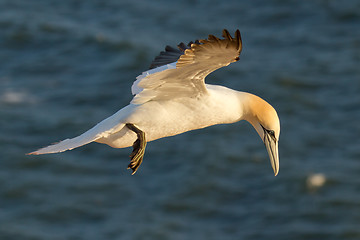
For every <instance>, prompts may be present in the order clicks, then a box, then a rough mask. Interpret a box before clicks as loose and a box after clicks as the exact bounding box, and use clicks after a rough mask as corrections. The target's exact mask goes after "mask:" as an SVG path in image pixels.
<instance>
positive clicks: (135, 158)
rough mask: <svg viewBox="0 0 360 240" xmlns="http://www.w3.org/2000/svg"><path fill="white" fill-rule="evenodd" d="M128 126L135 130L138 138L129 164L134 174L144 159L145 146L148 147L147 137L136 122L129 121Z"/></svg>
mask: <svg viewBox="0 0 360 240" xmlns="http://www.w3.org/2000/svg"><path fill="white" fill-rule="evenodd" d="M126 127H127V128H128V129H130V130H131V131H133V132H135V133H136V135H137V139H136V141H135V142H134V144H133V151H132V153H131V154H130V159H131V161H130V164H129V166H128V169H131V170H132V171H133V172H132V175H134V174H135V173H136V171H137V170H138V168H139V167H140V164H141V163H142V161H143V158H144V153H145V147H146V139H145V133H144V132H143V131H141V130H140V129H138V128H137V127H135V125H134V124H132V123H127V124H126Z"/></svg>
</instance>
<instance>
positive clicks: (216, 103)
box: [96, 84, 247, 148]
mask: <svg viewBox="0 0 360 240" xmlns="http://www.w3.org/2000/svg"><path fill="white" fill-rule="evenodd" d="M207 88H208V90H209V95H206V96H200V97H198V98H177V99H174V100H163V101H150V102H147V103H144V104H142V105H134V104H130V105H128V106H126V107H124V108H123V109H121V110H120V111H119V112H117V113H116V114H114V115H113V116H111V118H113V119H111V121H118V122H122V123H124V126H125V123H127V122H130V123H133V124H134V125H136V126H137V127H138V128H139V129H141V130H142V131H144V132H145V133H146V136H147V137H146V138H147V141H148V142H149V141H153V140H156V139H159V138H163V137H168V136H173V135H177V134H180V133H183V132H187V131H190V130H194V129H200V128H204V127H208V126H211V125H215V124H222V123H233V122H236V121H239V120H240V119H239V117H240V116H242V107H241V106H240V102H239V101H238V96H237V95H236V92H235V91H233V90H231V89H229V88H225V87H222V86H214V85H209V84H207ZM246 95H247V94H246V93H244V97H245V96H246ZM228 103H233V104H228ZM105 121H106V120H105ZM100 124H102V123H100ZM104 124H106V123H104ZM135 140H136V134H135V133H134V132H132V131H131V130H129V129H127V128H122V129H121V130H120V131H119V132H117V133H116V134H111V135H109V136H106V137H102V138H100V139H98V140H96V142H100V143H105V144H108V145H110V146H112V147H115V148H123V147H129V146H132V144H133V143H134V141H135Z"/></svg>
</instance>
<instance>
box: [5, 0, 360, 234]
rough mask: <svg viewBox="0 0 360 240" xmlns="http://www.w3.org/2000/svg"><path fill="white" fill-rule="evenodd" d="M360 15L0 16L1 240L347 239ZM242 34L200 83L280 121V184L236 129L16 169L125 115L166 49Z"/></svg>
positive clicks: (84, 11)
mask: <svg viewBox="0 0 360 240" xmlns="http://www.w3.org/2000/svg"><path fill="white" fill-rule="evenodd" d="M359 26H360V3H359V1H355V0H354V1H350V0H349V1H325V0H324V1H320V0H319V1H265V0H263V1H237V0H233V1H205V0H199V1H195V0H193V1H190V0H189V1H182V2H178V3H176V2H175V1H145V0H142V1H133V0H131V1H118V0H110V1H95V0H91V1H75V0H72V1H71V0H69V1H40V0H37V1H25V0H24V1H20V0H19V1H6V0H3V1H0V150H1V157H0V159H1V160H0V239H44V240H45V239H46V240H47V239H55V240H57V239H86V240H93V239H94V240H95V239H157V240H158V239H206V240H208V239H210V240H211V239H284V240H288V239H346V240H347V239H359V238H360V230H359V225H360V177H359V175H360V159H359V158H360V140H359V134H360V124H359V119H360V104H359V103H360V94H359V93H360V31H359ZM223 28H228V29H229V30H230V32H232V33H233V32H234V31H235V30H236V29H237V28H239V29H240V31H241V33H242V38H243V52H242V55H241V57H240V61H239V62H237V63H236V64H232V65H231V66H229V67H227V68H225V69H221V70H219V71H217V72H216V73H214V74H212V75H211V76H210V77H209V78H208V82H209V83H216V84H221V85H225V86H228V87H231V88H234V89H237V90H242V91H248V92H252V93H254V94H256V95H259V96H261V97H262V98H264V99H266V100H267V101H269V102H270V103H271V104H272V105H273V106H274V107H275V108H276V109H277V111H278V113H279V116H280V120H281V126H282V130H281V137H280V173H279V175H278V176H277V177H274V176H273V172H272V169H271V166H270V163H269V160H268V156H267V153H266V150H265V147H264V146H263V144H262V143H261V141H260V139H259V138H258V136H257V134H256V132H255V131H254V130H253V129H252V127H251V126H250V125H249V124H248V123H246V122H240V123H236V124H232V125H221V126H214V127H211V128H207V129H203V130H197V131H193V132H190V133H186V134H182V135H180V136H176V137H171V138H166V139H161V140H157V141H155V142H151V143H149V144H148V146H147V151H146V154H145V160H144V162H143V164H142V166H141V167H140V169H139V171H138V172H137V173H136V174H135V175H134V176H131V172H130V171H129V170H126V167H127V164H128V162H129V157H128V155H129V154H130V152H131V148H128V149H112V148H110V147H108V146H105V145H101V144H95V143H94V144H90V145H87V146H84V147H82V148H79V149H76V150H73V151H70V152H66V153H62V154H55V155H43V156H25V153H27V152H30V151H33V150H35V149H37V148H39V147H43V146H45V145H47V144H49V143H52V142H56V141H59V140H61V139H64V138H69V137H74V136H76V135H78V134H80V133H82V132H84V131H86V130H87V129H88V128H90V127H91V126H93V125H95V124H96V123H97V122H99V121H100V120H102V119H104V118H106V117H108V116H109V115H111V114H112V113H114V112H115V111H117V110H118V109H119V108H121V107H123V106H125V105H126V104H127V103H128V102H129V101H130V100H131V93H130V87H131V84H132V82H133V80H134V79H135V77H136V76H137V75H139V74H140V73H141V72H142V71H145V70H146V69H147V68H148V66H149V65H150V62H151V61H152V59H153V58H154V57H155V56H156V55H157V54H158V52H160V51H162V50H163V48H164V47H165V45H167V44H169V45H176V44H177V43H179V42H181V41H184V42H187V41H191V40H195V39H197V38H206V37H207V34H215V35H217V36H219V35H220V34H221V30H222V29H223Z"/></svg>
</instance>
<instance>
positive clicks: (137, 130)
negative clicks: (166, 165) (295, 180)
mask: <svg viewBox="0 0 360 240" xmlns="http://www.w3.org/2000/svg"><path fill="white" fill-rule="evenodd" d="M241 50H242V39H241V34H240V31H239V30H236V31H235V34H234V37H232V36H231V34H230V33H229V31H228V30H226V29H224V30H223V31H222V38H218V37H216V36H214V35H209V36H208V38H207V39H201V40H196V41H194V42H189V43H188V44H184V43H183V42H181V43H180V44H179V45H178V46H177V48H174V47H171V46H166V47H165V51H162V52H160V54H159V55H158V56H157V57H156V58H155V59H154V60H153V62H152V63H151V65H150V68H149V70H147V71H145V72H143V73H142V74H140V75H139V76H138V77H137V78H136V80H135V81H134V82H133V85H132V87H131V91H132V94H133V95H134V96H133V98H132V100H131V101H130V103H129V104H128V105H127V106H125V107H123V108H122V109H120V110H119V111H117V112H116V113H115V114H113V115H112V116H110V117H108V118H106V119H104V120H103V121H101V122H100V123H98V124H97V125H95V126H94V127H93V128H91V129H89V130H88V131H86V132H84V133H83V134H81V135H79V136H77V137H74V138H71V139H65V140H63V141H60V142H58V143H55V144H52V145H50V146H47V147H44V148H41V149H39V150H37V151H34V152H31V153H28V155H39V154H48V153H59V152H64V151H66V150H72V149H74V148H77V147H80V146H83V145H85V144H88V143H91V142H97V143H102V144H107V145H109V146H110V147H113V148H126V147H131V146H132V147H133V151H132V152H131V154H130V164H129V165H128V169H131V170H132V174H135V173H136V171H137V170H138V168H139V166H140V165H141V163H142V162H143V158H144V153H145V148H146V145H147V142H150V141H153V140H156V139H160V138H164V137H169V136H174V135H178V134H181V133H184V132H188V131H191V130H195V129H202V128H205V127H209V126H212V125H217V124H230V123H235V122H238V121H241V120H245V121H247V122H249V123H250V124H251V125H252V126H253V127H254V128H255V130H256V132H257V133H258V135H259V136H260V138H261V140H262V141H263V143H264V144H265V147H266V149H267V152H268V155H269V158H270V163H271V166H272V168H273V171H274V174H275V176H276V175H277V174H278V172H279V153H278V141H279V135H280V121H279V117H278V114H277V112H276V110H275V109H274V108H273V107H272V106H271V105H270V104H269V103H268V102H266V101H265V100H263V99H262V98H260V97H258V96H256V95H254V94H251V93H247V92H242V91H237V90H233V89H230V88H227V87H225V86H220V85H213V84H206V83H205V77H206V76H207V75H209V74H210V73H211V72H213V71H215V70H217V69H219V68H222V67H225V66H228V65H229V64H230V63H233V62H237V61H238V60H239V59H240V58H239V56H240V53H241Z"/></svg>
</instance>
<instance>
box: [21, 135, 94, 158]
mask: <svg viewBox="0 0 360 240" xmlns="http://www.w3.org/2000/svg"><path fill="white" fill-rule="evenodd" d="M85 134H86V133H84V134H82V135H80V136H77V137H75V138H71V139H65V140H63V141H61V142H58V143H55V144H52V145H50V146H47V147H44V148H41V149H39V150H37V151H34V152H31V153H28V154H27V155H39V154H48V153H59V152H65V151H67V150H71V149H74V148H77V147H80V146H83V145H85V144H88V143H91V142H93V141H95V140H96V138H90V139H89V138H86V136H84V135H85Z"/></svg>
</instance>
